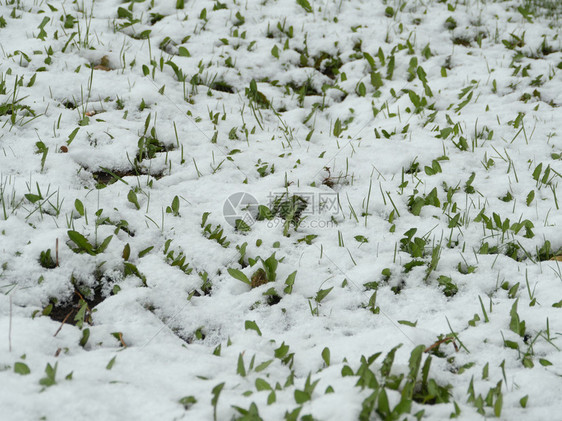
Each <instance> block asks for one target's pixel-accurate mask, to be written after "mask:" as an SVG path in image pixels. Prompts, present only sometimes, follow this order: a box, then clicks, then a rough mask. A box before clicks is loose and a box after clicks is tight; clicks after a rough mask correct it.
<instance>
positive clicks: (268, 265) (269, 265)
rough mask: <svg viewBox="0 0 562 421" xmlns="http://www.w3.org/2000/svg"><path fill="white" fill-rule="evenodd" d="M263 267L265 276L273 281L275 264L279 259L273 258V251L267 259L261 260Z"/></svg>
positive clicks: (275, 276) (275, 275)
mask: <svg viewBox="0 0 562 421" xmlns="http://www.w3.org/2000/svg"><path fill="white" fill-rule="evenodd" d="M262 263H263V268H264V270H265V275H266V276H265V278H266V279H267V281H268V282H275V278H277V274H276V272H277V266H278V265H279V261H278V260H277V259H276V258H275V253H273V254H272V255H271V256H269V257H268V258H267V259H265V260H262Z"/></svg>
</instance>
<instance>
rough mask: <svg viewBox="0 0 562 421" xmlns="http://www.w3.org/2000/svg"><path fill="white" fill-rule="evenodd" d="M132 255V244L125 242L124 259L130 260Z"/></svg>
mask: <svg viewBox="0 0 562 421" xmlns="http://www.w3.org/2000/svg"><path fill="white" fill-rule="evenodd" d="M130 256H131V246H130V245H129V243H127V244H125V247H123V254H122V257H123V260H129V257H130Z"/></svg>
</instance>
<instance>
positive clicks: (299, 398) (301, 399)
mask: <svg viewBox="0 0 562 421" xmlns="http://www.w3.org/2000/svg"><path fill="white" fill-rule="evenodd" d="M310 397H311V396H310V393H307V392H305V391H304V390H298V389H297V390H295V402H296V403H298V404H299V405H300V404H302V403H305V402H308V401H309V400H310Z"/></svg>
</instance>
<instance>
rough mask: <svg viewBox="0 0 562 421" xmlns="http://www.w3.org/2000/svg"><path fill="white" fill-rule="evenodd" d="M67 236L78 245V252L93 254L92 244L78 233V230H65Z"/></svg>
mask: <svg viewBox="0 0 562 421" xmlns="http://www.w3.org/2000/svg"><path fill="white" fill-rule="evenodd" d="M67 234H68V238H70V240H71V241H72V242H73V243H74V244H76V245H77V246H78V250H79V252H83V251H85V252H86V253H88V254H91V255H92V256H93V255H95V253H94V250H93V247H92V245H91V244H90V243H89V242H88V240H87V239H86V237H84V236H83V235H82V234H80V233H79V232H78V231H72V230H69V231H68V232H67Z"/></svg>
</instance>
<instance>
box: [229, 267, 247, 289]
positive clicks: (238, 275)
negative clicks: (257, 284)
mask: <svg viewBox="0 0 562 421" xmlns="http://www.w3.org/2000/svg"><path fill="white" fill-rule="evenodd" d="M228 273H229V274H230V276H232V277H233V278H234V279H238V280H239V281H242V282H244V283H245V284H248V285H252V283H251V282H250V280H249V279H248V277H247V276H246V275H244V272H242V271H241V270H238V269H232V268H229V269H228Z"/></svg>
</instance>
